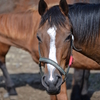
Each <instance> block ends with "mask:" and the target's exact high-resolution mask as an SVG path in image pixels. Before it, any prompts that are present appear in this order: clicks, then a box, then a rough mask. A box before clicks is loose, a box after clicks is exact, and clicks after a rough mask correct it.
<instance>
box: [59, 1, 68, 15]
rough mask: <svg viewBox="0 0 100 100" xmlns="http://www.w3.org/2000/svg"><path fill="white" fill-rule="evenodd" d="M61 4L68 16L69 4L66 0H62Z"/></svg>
mask: <svg viewBox="0 0 100 100" xmlns="http://www.w3.org/2000/svg"><path fill="white" fill-rule="evenodd" d="M59 6H60V8H61V10H62V11H63V13H64V14H65V15H66V16H67V15H68V4H67V2H66V0H60V3H59Z"/></svg>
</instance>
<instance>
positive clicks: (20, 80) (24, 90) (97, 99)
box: [0, 47, 100, 100]
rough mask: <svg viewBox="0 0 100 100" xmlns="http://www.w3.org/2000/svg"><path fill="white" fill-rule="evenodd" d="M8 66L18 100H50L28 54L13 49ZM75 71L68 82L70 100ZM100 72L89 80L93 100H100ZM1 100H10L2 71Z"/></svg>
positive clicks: (0, 80) (0, 73)
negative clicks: (7, 96)
mask: <svg viewBox="0 0 100 100" xmlns="http://www.w3.org/2000/svg"><path fill="white" fill-rule="evenodd" d="M6 65H7V68H8V71H9V73H10V76H11V78H12V80H13V82H14V83H15V86H16V90H17V93H18V96H16V97H17V100H50V98H49V95H48V94H47V93H46V91H45V90H44V88H43V87H42V85H41V80H40V74H39V68H38V65H37V64H35V63H34V62H33V61H32V58H31V56H30V54H28V53H27V52H25V51H23V50H21V49H17V48H15V47H11V49H10V51H9V53H8V54H7V57H6ZM72 75H73V69H72V68H71V70H70V73H69V78H68V81H67V88H68V97H69V100H70V93H71V82H72ZM99 76H100V72H99V71H91V75H90V78H89V83H90V85H89V96H91V100H100V77H99ZM0 100H10V99H9V98H6V89H5V88H4V81H3V77H2V72H1V71H0Z"/></svg>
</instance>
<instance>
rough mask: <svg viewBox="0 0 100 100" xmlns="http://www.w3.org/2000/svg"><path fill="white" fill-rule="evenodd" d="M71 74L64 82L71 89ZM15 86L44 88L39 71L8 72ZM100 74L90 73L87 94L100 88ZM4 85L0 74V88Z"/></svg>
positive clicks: (90, 94)
mask: <svg viewBox="0 0 100 100" xmlns="http://www.w3.org/2000/svg"><path fill="white" fill-rule="evenodd" d="M72 75H73V74H69V75H68V80H67V82H66V84H67V89H71V87H72V85H71V83H72ZM10 76H11V78H12V80H13V82H14V84H15V87H16V88H17V87H21V86H26V85H29V86H31V87H32V88H35V89H39V90H43V91H44V90H45V88H44V87H43V86H42V84H41V76H40V73H34V74H33V73H20V74H10ZM99 76H100V74H99V73H92V74H91V75H90V78H89V83H90V85H89V96H90V97H91V96H92V94H93V93H94V92H96V91H99V90H100V84H99V83H100V77H99ZM1 87H4V88H5V85H4V81H3V77H2V76H0V88H1Z"/></svg>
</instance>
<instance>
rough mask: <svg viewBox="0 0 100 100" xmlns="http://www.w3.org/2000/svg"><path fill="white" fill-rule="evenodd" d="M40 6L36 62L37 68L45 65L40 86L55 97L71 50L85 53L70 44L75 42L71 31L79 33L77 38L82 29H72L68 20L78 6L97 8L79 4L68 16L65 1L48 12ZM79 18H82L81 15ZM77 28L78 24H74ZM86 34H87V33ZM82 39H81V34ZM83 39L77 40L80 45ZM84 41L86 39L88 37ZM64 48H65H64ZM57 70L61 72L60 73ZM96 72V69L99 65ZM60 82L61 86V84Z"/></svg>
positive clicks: (71, 24)
mask: <svg viewBox="0 0 100 100" xmlns="http://www.w3.org/2000/svg"><path fill="white" fill-rule="evenodd" d="M41 2H42V3H41V4H43V5H42V6H40V8H39V13H40V15H41V16H42V18H41V22H40V26H39V29H38V32H37V38H38V41H39V55H40V60H39V61H40V66H41V63H43V64H45V67H47V73H46V74H44V75H43V76H42V84H43V85H44V87H45V88H46V89H47V92H48V93H53V94H57V93H59V90H60V86H61V84H62V83H63V82H64V80H65V79H66V77H67V76H66V74H67V73H65V72H64V70H63V69H65V66H66V65H67V64H68V62H69V66H70V65H71V63H72V48H74V49H75V50H76V51H78V52H81V50H83V49H84V50H85V49H86V48H81V49H77V48H79V47H77V45H75V44H74V43H75V42H74V38H75V39H76V40H77V38H76V37H75V36H74V31H76V29H77V30H78V31H79V32H78V33H79V36H80V33H81V32H80V30H81V29H82V27H81V29H79V28H78V27H77V28H75V27H76V25H75V23H76V20H74V21H75V22H73V18H72V16H74V14H75V12H76V11H77V6H79V5H80V6H84V5H90V6H91V5H92V6H93V5H95V6H97V5H98V4H81V3H79V4H76V5H77V6H76V9H75V11H74V13H73V10H74V7H71V10H70V12H69V13H68V7H67V3H66V1H65V0H62V1H60V4H59V6H54V7H52V8H50V9H48V7H47V5H46V3H45V2H44V3H43V1H41ZM80 6H79V7H80ZM93 7H94V6H93ZM42 8H43V9H42ZM84 8H85V7H84ZM92 10H93V9H92ZM79 11H81V10H79ZM98 12H99V11H98ZM71 13H72V14H73V15H72V14H71ZM84 13H85V10H84ZM87 14H88V13H87ZM98 15H99V14H98ZM81 17H82V18H83V15H82V16H81ZM68 18H69V19H71V20H72V21H69V19H68ZM75 18H76V17H75ZM94 21H95V20H94ZM84 23H85V22H84ZM77 24H79V22H78V20H77ZM73 25H74V27H73ZM97 25H98V23H97ZM77 26H79V25H77ZM89 27H90V26H89ZM85 28H86V27H85ZM90 28H91V27H90ZM91 29H92V28H91ZM83 32H84V30H83ZM88 32H90V30H89V31H88ZM76 33H77V32H76ZM82 36H84V34H83V35H82ZM82 36H81V37H82ZM90 36H91V35H90ZM84 38H86V39H87V36H86V37H85V36H84ZM84 38H83V39H82V38H81V39H82V42H83V41H85V40H84ZM91 38H92V37H91ZM88 39H89V36H88ZM78 40H80V39H78ZM91 40H92V39H91ZM80 41H81V40H80ZM80 41H78V42H77V43H79V42H80ZM82 42H81V43H82ZM87 43H88V42H87ZM89 43H91V42H89ZM65 45H66V46H68V47H67V48H66V46H65ZM82 46H83V45H82ZM82 46H81V47H82ZM86 46H87V44H86ZM44 47H45V48H44ZM76 47H77V48H76ZM87 47H88V46H87ZM92 48H93V47H92ZM86 51H87V49H86ZM88 52H89V51H88ZM83 54H84V53H83ZM91 57H92V56H91ZM91 57H90V58H91ZM69 58H70V59H69ZM95 58H96V57H95ZM91 59H92V58H91ZM93 60H94V59H93ZM95 61H96V60H95ZM73 63H74V61H73ZM97 65H99V63H97ZM60 66H61V67H62V68H63V69H61V67H60ZM68 68H69V67H68ZM87 68H88V67H87ZM92 68H96V67H92ZM97 68H98V69H100V65H99V66H98V67H97ZM62 75H64V76H65V78H64V80H63V78H62ZM61 78H62V82H61ZM61 90H62V89H61ZM63 97H64V96H63ZM60 99H61V98H60ZM64 99H65V98H64Z"/></svg>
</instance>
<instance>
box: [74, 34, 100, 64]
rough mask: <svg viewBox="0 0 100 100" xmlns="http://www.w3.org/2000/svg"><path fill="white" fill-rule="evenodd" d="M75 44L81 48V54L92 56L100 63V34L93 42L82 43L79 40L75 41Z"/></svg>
mask: <svg viewBox="0 0 100 100" xmlns="http://www.w3.org/2000/svg"><path fill="white" fill-rule="evenodd" d="M74 45H75V47H76V48H77V49H79V51H78V52H80V53H81V54H83V55H85V56H87V57H89V58H91V59H92V60H94V61H96V62H97V63H98V64H100V36H98V39H97V40H96V41H95V43H94V44H93V43H92V44H91V43H90V44H88V45H86V44H85V43H84V44H80V43H79V42H77V41H74Z"/></svg>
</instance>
